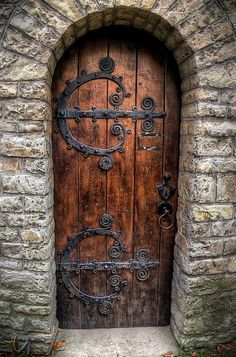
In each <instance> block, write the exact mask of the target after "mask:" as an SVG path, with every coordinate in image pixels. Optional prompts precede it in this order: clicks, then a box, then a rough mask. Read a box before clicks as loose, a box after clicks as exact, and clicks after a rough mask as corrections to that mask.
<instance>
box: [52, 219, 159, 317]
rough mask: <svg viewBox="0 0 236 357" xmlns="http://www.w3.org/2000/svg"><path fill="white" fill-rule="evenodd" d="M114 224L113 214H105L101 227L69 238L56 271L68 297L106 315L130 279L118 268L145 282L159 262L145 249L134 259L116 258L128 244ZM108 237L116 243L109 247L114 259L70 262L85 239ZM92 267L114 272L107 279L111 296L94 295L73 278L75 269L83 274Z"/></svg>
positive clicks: (95, 270)
mask: <svg viewBox="0 0 236 357" xmlns="http://www.w3.org/2000/svg"><path fill="white" fill-rule="evenodd" d="M112 223H113V218H112V216H111V215H110V214H104V215H103V216H102V217H101V219H100V225H101V227H102V228H95V229H94V228H92V229H84V230H83V231H81V232H79V233H78V234H76V235H75V236H73V237H69V238H70V239H69V241H68V244H67V246H66V247H65V249H64V250H63V251H60V252H59V254H60V262H59V263H58V264H57V270H58V271H59V272H60V279H59V281H60V282H61V283H64V284H65V286H66V288H67V290H68V291H69V296H70V297H74V296H76V297H77V298H79V299H80V300H81V301H83V302H84V303H85V304H94V303H95V304H98V311H99V312H100V313H101V314H103V315H107V314H108V313H110V312H111V311H112V302H113V301H114V300H116V299H118V298H119V295H120V293H121V292H122V290H123V289H124V287H125V286H126V285H127V281H126V280H124V279H123V278H122V277H121V276H120V275H118V274H117V270H119V271H120V270H124V269H129V270H130V272H133V271H135V276H136V278H137V279H138V280H140V281H145V280H147V279H148V277H149V269H150V268H158V267H159V266H160V263H159V261H158V260H156V261H150V260H149V253H148V251H147V250H145V249H140V250H139V251H138V252H137V253H136V255H135V259H132V258H130V259H129V260H128V261H121V262H117V261H116V258H119V257H120V256H121V255H122V254H123V252H127V246H126V245H125V244H124V243H123V242H122V240H121V238H120V233H119V232H114V231H111V230H110V228H111V226H112ZM99 236H100V237H102V236H106V237H107V238H112V239H113V240H114V244H113V246H112V247H111V248H110V250H109V255H110V257H111V258H112V261H96V260H93V261H92V262H81V261H80V260H76V261H70V255H71V253H72V251H74V249H76V250H77V249H78V246H79V245H80V242H81V241H82V240H84V239H86V238H89V237H91V238H92V239H97V237H99ZM86 270H90V271H93V272H94V273H96V272H98V271H107V272H108V271H111V273H112V274H111V275H110V277H109V279H108V282H109V284H110V286H111V288H112V289H113V292H111V293H110V294H109V295H104V296H93V295H89V294H88V293H84V292H83V291H81V290H80V288H78V287H77V286H75V284H74V282H73V281H72V279H71V273H72V272H75V273H77V274H80V272H81V271H86Z"/></svg>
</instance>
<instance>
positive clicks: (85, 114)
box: [53, 57, 166, 170]
mask: <svg viewBox="0 0 236 357" xmlns="http://www.w3.org/2000/svg"><path fill="white" fill-rule="evenodd" d="M99 67H100V71H98V72H92V73H87V72H86V71H82V73H81V76H80V77H79V78H77V79H75V80H73V81H69V80H67V81H66V84H67V87H66V88H65V89H64V91H63V93H62V94H61V95H60V96H58V97H55V98H54V99H55V100H56V101H57V102H58V106H57V108H56V109H54V112H53V117H54V118H56V119H57V123H58V127H59V129H60V132H61V134H62V136H63V138H64V140H65V141H66V143H67V144H68V146H67V148H68V149H72V148H75V149H77V150H78V151H80V152H82V153H83V154H84V157H88V156H89V155H95V156H103V159H104V157H105V158H106V159H105V162H109V164H105V165H104V162H102V159H101V160H100V161H99V167H100V168H101V169H102V170H109V169H111V168H112V166H113V160H112V159H111V158H110V156H109V155H110V154H112V153H113V152H115V151H119V152H120V153H122V152H123V144H124V142H125V138H126V134H130V133H131V132H130V129H127V130H126V128H125V127H124V125H123V124H122V123H120V122H119V120H120V119H121V118H132V120H134V121H136V120H139V119H142V120H143V122H142V129H143V131H144V132H150V131H152V130H153V128H154V119H155V118H164V117H165V116H166V113H165V112H154V109H155V103H154V100H153V99H152V98H151V97H145V98H143V100H142V101H141V108H142V109H143V110H137V108H136V107H133V108H132V111H124V110H119V106H120V105H121V104H122V103H123V102H124V100H125V98H128V97H130V96H131V94H130V93H128V92H127V91H126V89H125V86H124V84H123V82H122V80H123V78H122V77H117V76H114V75H112V72H113V71H114V69H115V61H114V60H113V59H112V58H110V57H105V58H102V59H101V60H100V61H99ZM96 79H106V80H110V81H112V82H113V83H115V84H116V85H117V89H116V93H113V94H111V95H110V96H109V102H110V104H111V105H112V106H113V107H114V109H97V108H96V107H95V106H93V107H92V108H91V110H90V109H89V110H81V109H80V107H79V106H77V107H75V108H68V107H67V102H68V99H69V97H70V96H71V94H72V93H73V92H74V91H75V90H76V89H78V88H79V87H80V86H82V85H83V84H85V83H87V82H90V81H93V80H96ZM86 118H92V121H93V122H95V121H97V120H98V119H114V124H113V125H112V127H111V129H110V130H111V134H112V135H115V136H117V137H118V142H117V143H116V144H115V145H113V146H111V147H108V148H99V147H92V146H90V145H87V144H86V143H82V142H80V140H78V139H76V138H75V137H74V136H73V135H72V133H71V131H70V129H69V126H68V124H67V120H68V119H75V120H76V122H80V121H81V120H83V119H86ZM103 161H104V160H103Z"/></svg>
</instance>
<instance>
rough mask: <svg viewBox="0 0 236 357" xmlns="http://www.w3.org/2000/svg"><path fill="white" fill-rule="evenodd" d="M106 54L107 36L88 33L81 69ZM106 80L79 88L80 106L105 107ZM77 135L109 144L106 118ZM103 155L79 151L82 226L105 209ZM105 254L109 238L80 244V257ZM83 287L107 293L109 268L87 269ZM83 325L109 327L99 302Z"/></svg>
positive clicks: (84, 312) (94, 222) (95, 222)
mask: <svg viewBox="0 0 236 357" xmlns="http://www.w3.org/2000/svg"><path fill="white" fill-rule="evenodd" d="M106 56H107V39H106V36H100V35H99V34H98V35H97V36H96V34H93V35H92V36H91V34H90V35H88V36H87V37H85V39H84V41H81V42H80V45H79V47H78V57H79V71H80V72H81V71H83V70H86V71H88V73H89V72H95V71H97V70H99V60H100V59H101V58H103V57H106ZM106 104H107V81H106V80H94V81H91V82H89V83H86V84H85V85H83V86H81V87H80V89H79V105H80V108H81V109H91V107H92V106H96V107H97V108H101V109H103V108H106ZM78 127H79V132H78V137H79V139H80V140H81V142H84V143H87V144H90V145H92V146H93V147H106V121H105V120H99V119H98V120H97V121H96V122H92V120H91V119H89V118H85V119H83V120H82V121H81V122H80V123H79V126H78ZM100 158H101V157H97V156H92V155H91V156H89V157H88V158H84V157H83V155H82V154H81V153H80V155H79V187H80V189H79V202H78V209H79V229H80V230H81V229H82V228H83V227H84V226H88V227H89V228H92V227H94V228H96V227H99V220H100V218H101V216H102V215H103V214H104V213H105V212H106V172H104V171H102V170H101V169H100V168H99V167H98V162H99V160H100ZM105 258H106V238H105V237H99V236H96V237H91V238H88V239H85V240H84V241H82V242H81V245H80V260H81V261H82V262H89V261H90V262H91V261H93V260H97V261H104V260H105ZM80 286H81V290H82V291H84V292H86V293H88V294H89V295H94V296H103V295H106V272H97V273H96V274H94V273H93V272H92V271H84V272H81V274H80ZM81 321H82V328H98V327H106V317H105V316H102V315H100V314H99V312H98V310H97V305H96V304H94V305H93V304H91V305H84V304H82V308H81Z"/></svg>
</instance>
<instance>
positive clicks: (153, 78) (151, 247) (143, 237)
mask: <svg viewBox="0 0 236 357" xmlns="http://www.w3.org/2000/svg"><path fill="white" fill-rule="evenodd" d="M148 42H149V43H148ZM147 44H148V45H147ZM144 97H152V98H153V99H154V101H155V103H156V109H155V110H158V111H162V110H163V104H164V103H163V101H164V61H163V49H162V46H158V45H156V44H154V43H153V41H151V40H150V41H148V40H147V37H146V36H144V37H143V38H140V41H139V48H138V57H137V103H136V105H137V107H138V109H141V106H140V102H141V100H142V99H143V98H144ZM154 123H155V124H154V129H153V132H156V133H158V134H159V135H160V142H159V144H160V145H158V146H160V149H159V150H154V151H147V150H140V149H139V148H138V142H136V165H135V221H134V254H135V252H137V251H139V250H140V249H145V250H147V251H148V252H149V254H150V260H158V259H159V242H160V230H159V227H158V223H157V214H156V203H157V196H156V192H155V187H156V184H157V183H158V182H160V180H161V173H162V150H163V147H162V140H161V138H162V135H163V120H162V119H155V120H154ZM141 126H142V123H141V121H138V123H137V129H136V136H137V137H138V135H140V134H141V133H143V130H142V127H141ZM149 272H150V276H149V279H148V280H146V281H144V282H141V281H138V280H137V279H134V284H133V325H134V326H155V325H156V323H157V295H158V291H159V289H158V275H159V274H158V273H159V271H158V269H157V268H155V269H149Z"/></svg>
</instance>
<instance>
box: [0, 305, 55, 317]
mask: <svg viewBox="0 0 236 357" xmlns="http://www.w3.org/2000/svg"><path fill="white" fill-rule="evenodd" d="M0 306H1V305H0ZM12 308H13V311H14V312H16V313H22V314H25V315H39V316H45V315H49V314H50V307H49V306H30V305H21V304H14V305H13V306H12Z"/></svg>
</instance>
